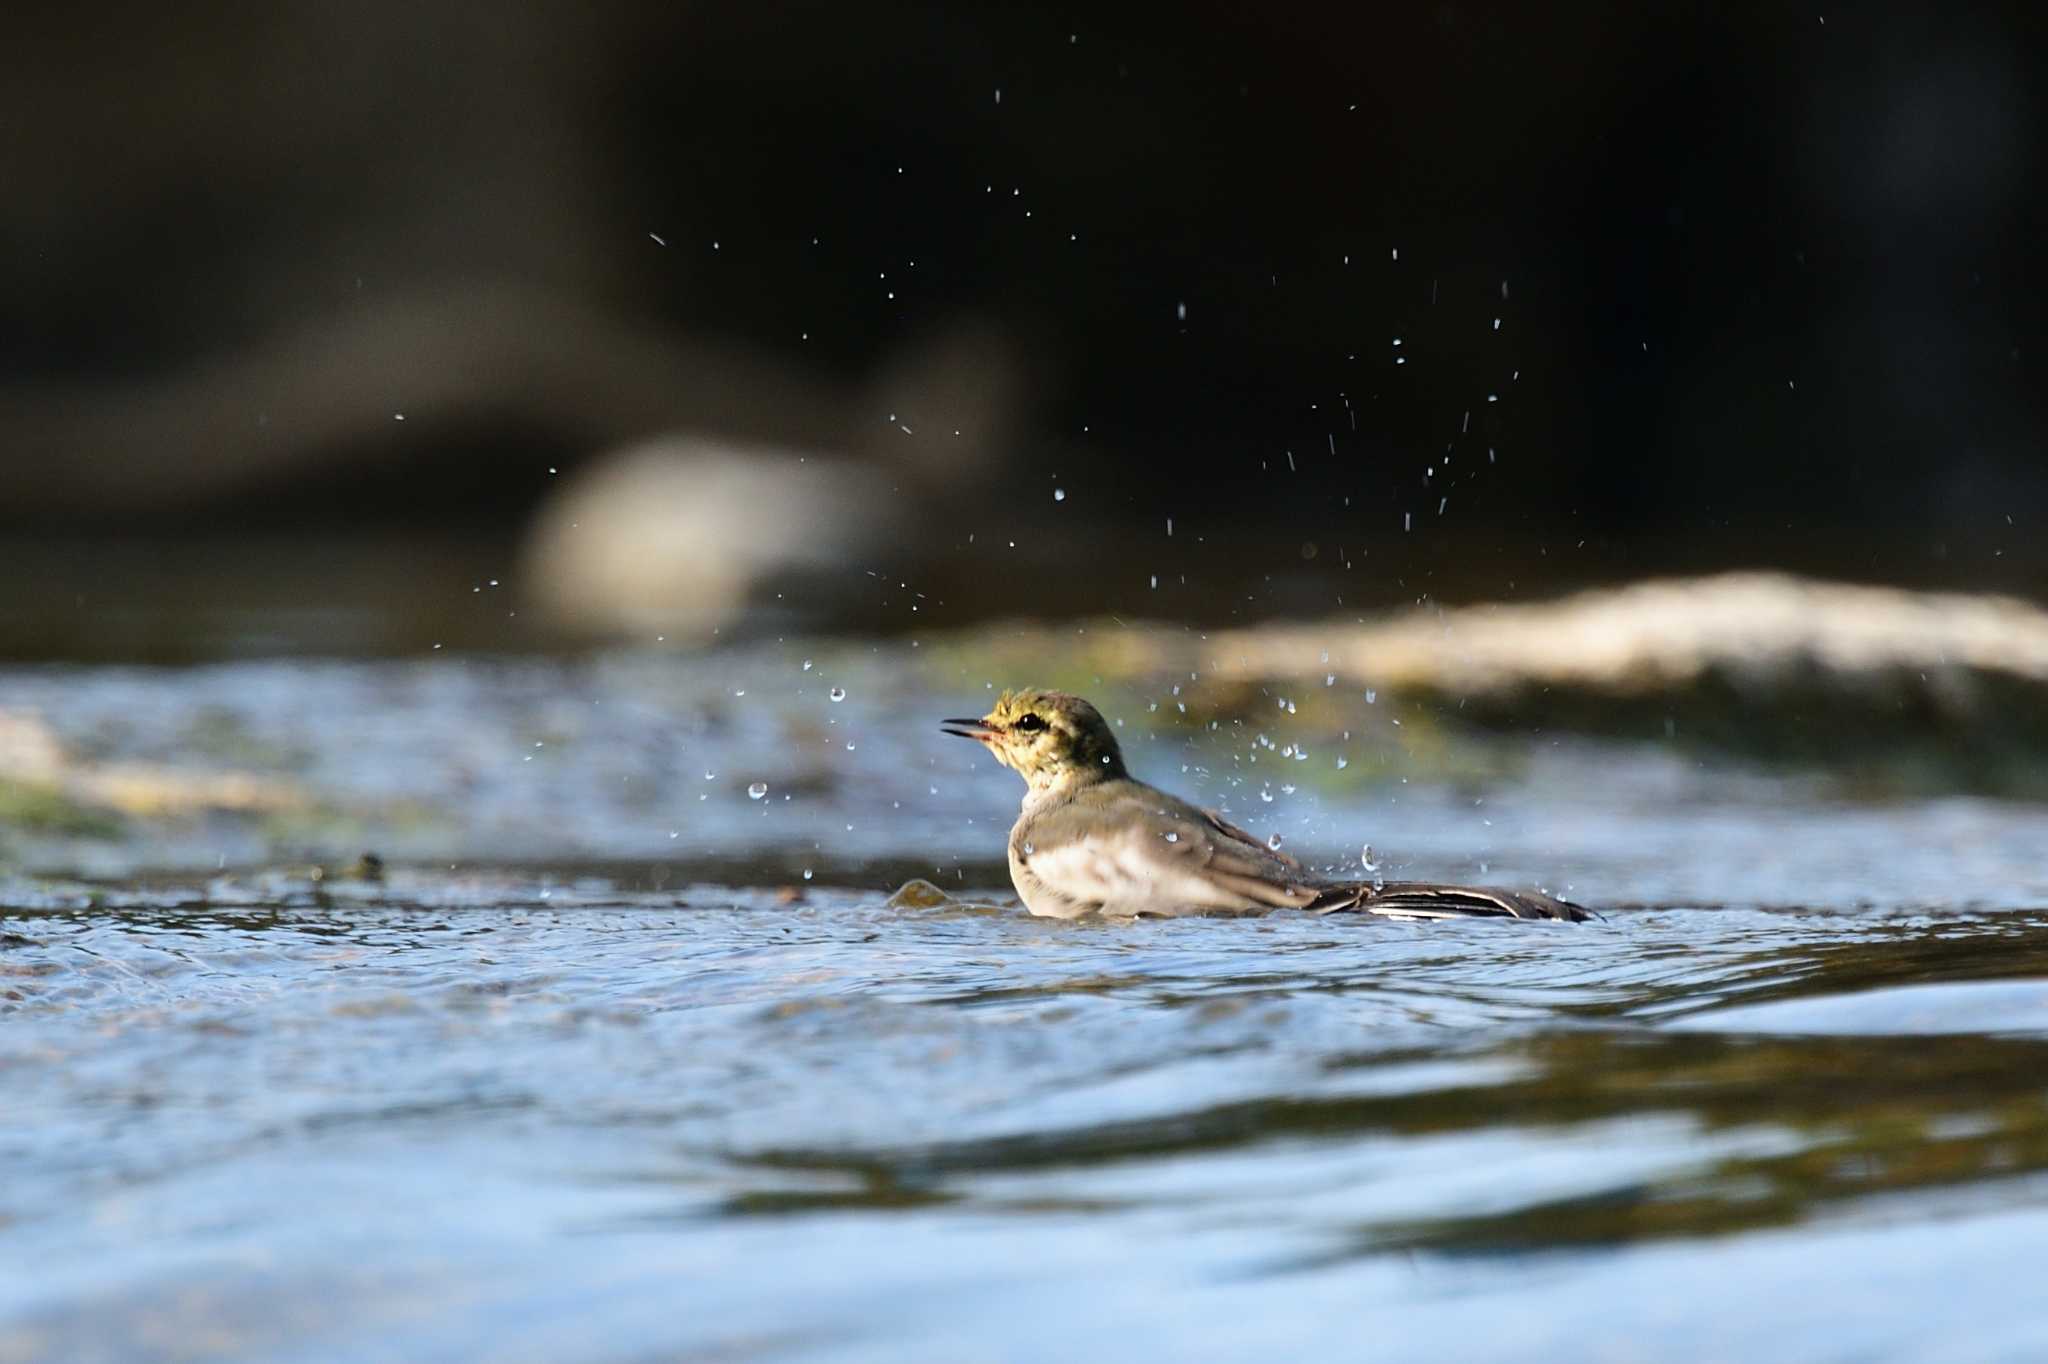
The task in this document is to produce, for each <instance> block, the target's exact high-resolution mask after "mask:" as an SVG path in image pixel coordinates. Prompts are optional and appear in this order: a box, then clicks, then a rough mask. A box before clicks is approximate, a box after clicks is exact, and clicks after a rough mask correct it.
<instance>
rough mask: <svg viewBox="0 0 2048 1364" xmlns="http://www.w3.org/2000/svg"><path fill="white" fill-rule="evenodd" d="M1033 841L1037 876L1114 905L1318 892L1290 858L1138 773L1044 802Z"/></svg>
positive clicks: (1268, 901) (1294, 904) (1209, 907)
mask: <svg viewBox="0 0 2048 1364" xmlns="http://www.w3.org/2000/svg"><path fill="white" fill-rule="evenodd" d="M1027 841H1028V842H1029V843H1030V844H1031V851H1030V852H1029V853H1028V854H1027V855H1026V856H1027V863H1028V865H1029V867H1030V869H1031V871H1032V873H1033V874H1034V875H1036V876H1037V877H1038V878H1039V880H1041V881H1043V882H1044V883H1045V884H1046V885H1047V886H1048V887H1050V888H1051V889H1053V890H1055V891H1057V892H1058V893H1059V894H1061V895H1065V896H1068V897H1070V898H1072V899H1075V900H1077V901H1080V902H1082V903H1093V904H1099V905H1101V906H1103V907H1104V908H1105V909H1108V910H1110V911H1112V912H1116V913H1125V914H1186V913H1190V912H1202V911H1212V912H1213V911H1219V910H1220V911H1227V912H1238V913H1242V912H1244V911H1247V910H1254V909H1278V908H1300V907H1302V906H1305V905H1309V904H1312V903H1314V902H1315V900H1316V898H1317V896H1318V894H1319V893H1320V888H1318V887H1316V886H1313V885H1311V884H1308V883H1307V881H1306V880H1305V878H1304V877H1303V876H1302V873H1301V868H1300V867H1299V866H1298V865H1297V864H1296V863H1294V861H1293V860H1292V859H1290V858H1281V857H1279V856H1276V855H1275V854H1274V853H1273V852H1271V851H1269V850H1268V849H1267V848H1266V847H1265V846H1263V845H1262V844H1258V843H1254V842H1252V841H1251V838H1250V836H1249V835H1247V834H1245V833H1244V832H1243V831H1242V830H1238V829H1232V828H1231V827H1230V826H1228V825H1225V824H1223V823H1222V822H1221V821H1219V820H1216V819H1214V818H1212V817H1211V816H1209V815H1207V814H1205V813H1204V812H1202V811H1200V810H1196V809H1194V808H1193V807H1192V806H1189V805H1186V804H1185V803H1184V802H1181V801H1178V800H1175V799H1174V798H1173V797H1171V796H1168V795H1166V794H1165V793H1164V792H1160V791H1154V790H1152V789H1151V788H1149V787H1145V786H1142V785H1140V784H1138V783H1135V782H1133V783H1130V784H1129V785H1128V786H1124V787H1122V788H1121V789H1118V790H1115V791H1112V792H1108V793H1105V794H1103V795H1101V796H1095V797H1093V798H1091V799H1088V800H1076V801H1072V802H1069V803H1068V804H1066V805H1064V806H1062V807H1060V808H1058V809H1055V810H1049V811H1047V812H1046V813H1045V814H1043V815H1041V816H1040V817H1039V818H1037V819H1035V820H1034V821H1032V824H1031V828H1030V830H1029V835H1028V839H1027Z"/></svg>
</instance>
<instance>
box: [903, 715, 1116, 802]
mask: <svg viewBox="0 0 2048 1364" xmlns="http://www.w3.org/2000/svg"><path fill="white" fill-rule="evenodd" d="M942 727H943V728H944V729H945V731H946V733H948V734H955V735H958V736H959V737H961V738H963V739H978V740H980V741H981V742H982V743H984V744H987V745H988V750H989V752H991V753H993V754H994V755H995V758H996V761H997V762H999V763H1001V764H1002V765H1003V766H1005V767H1008V768H1012V769H1014V770H1015V771H1016V772H1017V774H1018V775H1019V776H1021V777H1023V778H1024V780H1025V781H1026V782H1028V783H1030V785H1031V787H1032V789H1034V790H1041V789H1047V788H1052V787H1061V786H1073V785H1083V784H1086V783H1090V782H1097V781H1107V780H1108V779H1110V778H1111V777H1122V776H1128V775H1129V773H1128V772H1126V770H1125V769H1124V755H1123V752H1122V750H1120V749H1119V748H1118V747H1117V744H1116V735H1115V734H1114V733H1112V732H1111V731H1110V728H1109V722H1108V721H1107V720H1105V719H1103V718H1102V712H1101V711H1099V710H1097V709H1095V707H1094V706H1092V705H1090V704H1089V703H1088V702H1086V701H1084V700H1083V699H1081V698H1080V697H1078V696H1074V695H1071V694H1070V693H1067V692H1063V691H1006V692H1004V693H1003V694H1002V695H1001V696H998V697H997V698H996V704H995V707H994V709H992V710H990V711H989V713H988V714H987V715H984V716H982V717H981V718H980V719H979V720H947V721H944V722H943V724H942Z"/></svg>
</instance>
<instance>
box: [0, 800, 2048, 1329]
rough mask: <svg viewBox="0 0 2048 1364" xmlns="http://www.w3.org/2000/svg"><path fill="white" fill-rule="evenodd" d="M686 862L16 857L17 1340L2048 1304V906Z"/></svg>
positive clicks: (1454, 1322)
mask: <svg viewBox="0 0 2048 1364" xmlns="http://www.w3.org/2000/svg"><path fill="white" fill-rule="evenodd" d="M2019 817H2020V816H2019V815H2015V816H2014V818H2019ZM1924 856H1932V855H1931V854H1928V855H1924ZM1966 864H1967V865H1966ZM1630 865H1631V863H1630V861H1629V859H1628V858H1626V857H1616V858H1615V859H1613V860H1612V862H1611V863H1610V864H1608V865H1607V866H1606V867H1605V868H1600V867H1595V868H1594V870H1596V871H1604V880H1605V882H1606V883H1607V884H1610V885H1612V886H1614V888H1615V890H1616V892H1617V893H1616V896H1615V899H1616V900H1618V901H1620V902H1622V903H1624V904H1630V903H1634V904H1638V905H1639V904H1641V903H1642V902H1643V901H1645V900H1649V899H1651V898H1652V897H1650V896H1648V895H1643V894H1641V893H1640V892H1641V890H1642V889H1643V888H1644V886H1645V885H1646V884H1647V883H1654V882H1655V881H1656V880H1657V879H1658V877H1660V876H1662V875H1665V874H1667V872H1664V871H1651V872H1642V873H1639V874H1635V875H1634V879H1631V877H1632V873H1631V872H1630V871H1629V867H1630ZM1968 865H1974V864H1970V863H1969V859H1968V858H1967V857H1961V858H1958V859H1957V860H1956V862H1955V863H1954V865H1952V866H1950V867H1949V868H1948V870H1949V871H1950V872H1952V873H1953V877H1952V878H1951V879H1950V880H1949V881H1946V882H1944V883H1943V884H1945V885H1948V886H1949V887H1951V889H1954V888H1955V887H1956V886H1957V885H1959V884H1960V886H1961V889H1960V890H1958V891H1956V893H1957V894H1958V895H1963V896H1969V897H1975V898H1978V899H1986V898H1988V897H1989V895H1990V894H1991V890H1990V888H1989V887H1988V886H1983V885H1971V884H1969V883H1968V876H1969V875H1970V873H1969V871H1968ZM701 873H702V868H701V867H698V868H682V867H668V868H658V867H655V866H651V865H638V866H633V867H611V868H591V869H589V870H588V872H587V873H581V874H573V875H571V874H563V873H559V872H558V873H556V874H554V875H551V876H549V877H546V878H542V877H539V876H536V875H535V874H533V873H531V872H525V871H520V870H517V869H508V870H505V871H502V872H490V871H477V870H468V871H460V870H458V871H456V872H447V871H445V870H444V871H441V872H438V873H437V872H429V871H424V870H417V869H408V868H399V869H396V870H395V871H394V872H393V874H392V875H391V877H390V879H389V880H388V882H386V883H384V884H368V883H362V882H336V881H323V882H315V881H311V880H308V879H305V878H303V877H298V876H293V875H287V874H282V873H281V874H277V875H273V876H263V877H241V878H238V877H229V876H222V877H218V878H215V879H212V880H205V879H188V880H182V881H176V882H160V883H155V884H145V885H140V886H138V885H126V886H116V887H109V886H84V885H77V884H68V883H42V882H15V883H11V884H6V883H0V903H4V905H5V908H4V909H0V1088H4V1092H5V1094H6V1098H7V1107H6V1120H5V1121H4V1122H0V1161H4V1168H5V1169H6V1170H7V1171H8V1172H9V1177H8V1179H7V1180H6V1181H5V1182H4V1183H0V1254H4V1258H5V1259H6V1260H7V1261H8V1262H9V1263H12V1264H15V1265H33V1266H35V1270H34V1272H32V1273H10V1274H8V1275H6V1276H4V1277H0V1360H5V1361H13V1360H28V1359H85V1358H130V1357H165V1356H169V1357H177V1356H180V1355H183V1356H186V1357H208V1358H217V1357H229V1358H235V1357H242V1358H307V1359H310V1358H316V1357H317V1358H333V1357H404V1358H408V1359H462V1358H474V1357H479V1356H483V1355H488V1356H490V1357H493V1358H514V1359H520V1358H531V1359H563V1358H579V1359H606V1360H609V1359H638V1358H649V1357H670V1356H672V1355H682V1356H685V1357H701V1356H707V1355H716V1356H718V1357H728V1356H729V1357H735V1358H788V1357H802V1358H876V1359H881V1358H897V1357H904V1356H905V1355H909V1356H920V1357H933V1358H962V1357H976V1358H1000V1359H1008V1358H1019V1359H1022V1358H1036V1357H1043V1356H1044V1355H1046V1354H1051V1353H1071V1352H1072V1351H1073V1350H1075V1349H1076V1348H1079V1347H1084V1346H1085V1347H1088V1348H1089V1349H1091V1350H1095V1351H1105V1350H1108V1349H1111V1348H1114V1349H1116V1350H1118V1351H1119V1352H1122V1353H1136V1354H1140V1355H1157V1354H1174V1355H1185V1356H1190V1357H1203V1356H1206V1357H1221V1356H1231V1355H1238V1354H1242V1353H1244V1352H1246V1351H1248V1350H1250V1349H1253V1348H1255V1347H1257V1346H1259V1345H1260V1344H1261V1343H1262V1342H1263V1343H1266V1344H1268V1345H1270V1344H1272V1343H1281V1344H1283V1345H1290V1344H1291V1345H1293V1346H1295V1347H1297V1348H1304V1349H1306V1348H1323V1349H1332V1348H1334V1349H1339V1350H1348V1349H1349V1348H1351V1347H1352V1345H1353V1344H1354V1342H1355V1341H1356V1340H1358V1339H1359V1338H1360V1337H1359V1332H1360V1331H1361V1330H1362V1329H1363V1324H1364V1323H1370V1326H1371V1332H1372V1335H1373V1338H1374V1339H1375V1341H1376V1342H1377V1343H1378V1344H1379V1346H1380V1347H1381V1348H1382V1349H1383V1350H1384V1352H1386V1353H1387V1354H1389V1355H1392V1356H1397V1357H1406V1356H1425V1357H1444V1352H1445V1350H1446V1349H1447V1348H1448V1347H1447V1345H1446V1342H1464V1343H1466V1344H1467V1345H1468V1346H1470V1347H1471V1348H1472V1350H1473V1352H1475V1353H1484V1352H1489V1351H1491V1352H1497V1353H1509V1354H1527V1353H1543V1352H1545V1351H1553V1352H1554V1351H1559V1350H1562V1351H1566V1352H1568V1353H1570V1354H1571V1355H1572V1357H1587V1356H1591V1357H1621V1358H1672V1357H1679V1358H1687V1357H1700V1358H1710V1357H1722V1356H1724V1355H1725V1354H1727V1353H1730V1352H1734V1351H1737V1350H1760V1351H1765V1352H1768V1353H1770V1354H1773V1355H1782V1354H1788V1353H1789V1354H1797V1355H1800V1356H1802V1357H1820V1356H1834V1357H1849V1356H1855V1357H1877V1356H1883V1355H1892V1356H1896V1357H1901V1358H1908V1357H1921V1356H1924V1355H1925V1354H1927V1353H1928V1352H1929V1351H1930V1350H1931V1349H1932V1348H1933V1347H1934V1346H1936V1345H1938V1344H1940V1343H1942V1342H1944V1341H1946V1342H1948V1343H1950V1344H1953V1343H1954V1342H1957V1341H1965V1342H1968V1344H1969V1347H1970V1348H1969V1349H1967V1350H1964V1351H1963V1352H1962V1353H1961V1354H1960V1355H1958V1354H1956V1353H1955V1352H1954V1351H1953V1350H1951V1351H1950V1352H1949V1353H1950V1355H1951V1357H1967V1358H1980V1357H1982V1358H1993V1357H2026V1356H2027V1355H2028V1354H2029V1353H2031V1352H2032V1349H2033V1347H2034V1346H2036V1345H2039V1344H2042V1343H2043V1342H2048V1313H2044V1309H2040V1308H2038V1307H2032V1306H2028V1307H2024V1308H2022V1309H2019V1310H2018V1311H2015V1306H2014V1305H2015V1304H2020V1303H2033V1302H2034V1301H2035V1300H2036V1298H2037V1297H2038V1294H2037V1292H2036V1285H2035V1278H2036V1274H2035V1271H2033V1270H2032V1269H2030V1268H2028V1266H2030V1265H2031V1264H2033V1263H2034V1262H2035V1260H2036V1256H2035V1254H2034V1252H2035V1251H2037V1250H2038V1247H2039V1245H2040V1244H2041V1243H2042V1240H2043V1237H2044V1236H2048V1203H2044V1194H2048V1177H2044V1176H2048V1080H2044V1077H2048V910H2040V909H2033V908H2024V907H2022V908H2006V909H1994V908H1978V909H1956V908H1951V909H1947V910H1944V911H1943V912H1940V913H1938V914H1930V913H1923V912H1920V911H1918V910H1916V909H1914V908H1913V907H1912V905H1911V904H1909V903H1881V904H1875V905H1870V906H1866V907H1863V908H1860V909H1856V908H1848V907H1844V908H1841V909H1838V910H1832V911H1821V910H1811V909H1808V910H1792V909H1781V910H1765V909H1757V908H1739V907H1730V908H1723V909H1708V908H1687V907H1665V908H1640V907H1639V908H1624V909H1622V910H1621V911H1619V912H1617V913H1615V914H1614V916H1613V917H1612V918H1611V919H1610V920H1609V921H1608V922H1607V923H1604V924H1599V925H1592V926H1585V927H1576V926H1567V925H1544V924H1531V925H1522V924H1517V925H1498V924H1447V925H1412V924H1399V923H1386V922H1379V921H1368V920H1360V919H1345V918H1341V917H1339V918H1328V919H1319V918H1313V917H1308V916H1293V915H1276V916H1274V917H1271V918H1267V919H1262V920H1255V921H1229V920H1182V921H1175V922H1170V923H1159V922H1147V923H1138V924H1096V923H1053V922H1045V921H1039V920H1033V919H1030V918H1028V917H1026V916H1023V915H1021V914H1019V913H1018V912H1017V911H1016V910H1015V909H1014V908H1012V907H1009V903H1008V898H1007V896H1004V895H1000V894H996V893H994V892H993V891H992V892H991V897H990V902H989V903H975V902H972V901H962V900H953V899H940V900H937V901H934V900H933V898H932V897H929V896H922V897H919V896H910V897H903V898H902V899H900V900H898V901H897V902H894V903H892V902H890V900H889V898H888V896H887V895H886V894H885V893H883V892H881V891H870V890H855V889H846V888H838V887H834V886H826V885H823V884H814V885H813V886H811V887H807V888H806V891H805V893H802V894H800V895H796V896H794V897H792V896H791V895H789V894H786V893H781V892H778V890H776V889H775V888H773V887H763V888H760V889H732V888H728V887H722V886H718V885H712V884H705V883H703V882H701V881H700V880H693V879H692V877H693V876H699V875H701ZM1682 874H1691V873H1682ZM1955 878H1961V879H1960V881H1958V880H1957V879H1955ZM823 879H824V880H832V879H840V880H844V879H847V878H845V877H843V876H841V877H837V878H835V877H832V876H827V877H824V878H823ZM978 879H979V880H980V882H981V883H982V884H985V885H988V884H999V875H997V874H994V872H993V869H992V868H983V869H981V871H980V873H979V874H978ZM657 887H659V888H657ZM1783 898H1784V899H1786V900H1790V899H1792V898H1793V897H1791V896H1786V897H1783ZM2028 1247H2032V1248H2033V1249H2032V1250H2029V1249H2028ZM1933 1283H1939V1284H1940V1285H1941V1288H1940V1291H1939V1292H1938V1293H1934V1292H1931V1291H1930V1290H1929V1285H1930V1284H1933ZM1453 1353H1456V1352H1455V1351H1453Z"/></svg>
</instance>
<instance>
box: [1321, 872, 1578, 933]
mask: <svg viewBox="0 0 2048 1364" xmlns="http://www.w3.org/2000/svg"><path fill="white" fill-rule="evenodd" d="M1309 908H1311V909H1313V910H1315V911H1317V912H1318V913H1321V914H1334V913H1337V912H1339V911H1341V910H1361V911H1363V912H1365V913H1367V914H1381V915H1385V916H1387V917H1388V918H1394V919H1563V920H1565V921H1566V922H1568V923H1583V922H1585V921H1586V920H1587V919H1591V918H1595V917H1597V916H1596V915H1594V914H1593V913H1592V911H1590V910H1588V909H1586V908H1585V907H1584V906H1582V905H1575V904H1573V903H1572V902H1571V901H1569V900H1560V899H1558V898H1557V897H1556V896H1554V895H1545V894H1543V893H1542V892H1541V891H1534V890H1492V889H1488V888H1485V887H1479V886H1446V885H1439V884H1437V883H1435V882H1433V881H1386V882H1382V883H1379V884H1377V885H1376V884H1374V883H1372V882H1370V881H1356V882H1350V883H1347V884H1344V885H1340V886H1332V887H1330V889H1329V890H1327V891H1325V892H1324V893H1323V895H1322V896H1321V897H1319V898H1318V899H1317V900H1316V902H1315V903H1314V904H1312V905H1310V906H1309Z"/></svg>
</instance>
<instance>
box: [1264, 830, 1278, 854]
mask: <svg viewBox="0 0 2048 1364" xmlns="http://www.w3.org/2000/svg"><path fill="white" fill-rule="evenodd" d="M1266 846H1267V847H1269V848H1271V849H1272V850H1273V851H1274V852H1279V851H1280V835H1278V834H1273V835H1270V836H1269V837H1268V838H1267V839H1266Z"/></svg>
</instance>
